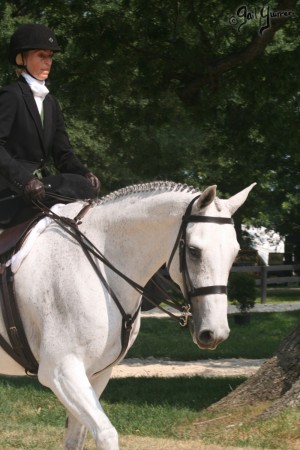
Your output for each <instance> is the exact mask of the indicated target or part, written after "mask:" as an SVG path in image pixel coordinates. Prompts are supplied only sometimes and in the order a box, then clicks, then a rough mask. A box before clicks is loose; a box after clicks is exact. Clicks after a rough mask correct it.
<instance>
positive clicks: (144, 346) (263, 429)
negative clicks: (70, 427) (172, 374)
mask: <svg viewBox="0 0 300 450" xmlns="http://www.w3.org/2000/svg"><path fill="white" fill-rule="evenodd" d="M251 316H252V321H251V323H250V324H249V325H246V326H238V325H235V324H234V321H233V317H232V316H229V321H230V326H231V329H232V333H231V337H230V338H229V339H228V340H227V342H224V343H223V344H221V345H220V346H219V348H218V349H217V350H216V351H214V352H204V351H201V350H199V349H198V348H197V347H196V346H195V344H193V342H192V339H191V337H190V334H189V331H188V330H187V329H183V328H181V327H180V326H179V325H178V324H177V323H176V322H173V321H172V320H170V319H143V320H142V326H141V332H140V335H139V337H138V339H137V342H136V343H135V345H134V347H133V348H132V350H131V351H130V354H129V356H131V357H145V358H146V357H149V356H154V357H162V358H164V357H165V358H166V357H167V358H171V359H174V360H196V359H201V358H207V357H210V358H228V357H235V358H239V357H243V358H267V357H269V356H271V355H272V354H273V353H274V352H275V351H276V348H277V347H278V345H279V343H280V341H281V340H282V338H283V337H284V336H286V335H287V334H288V333H289V331H291V330H292V328H293V327H294V326H295V324H296V322H297V321H298V320H299V318H300V311H295V312H284V313H252V314H251ZM243 381H244V379H243V378H215V379H214V378H201V377H192V378H168V379H167V378H126V379H112V380H111V381H110V382H109V384H108V387H107V389H106V390H105V392H104V395H103V397H102V405H103V407H104V409H105V411H106V412H107V414H108V416H109V418H110V420H111V421H112V423H113V424H114V425H115V426H116V428H117V430H118V432H119V433H120V434H121V435H122V434H123V435H126V436H127V435H135V436H148V437H163V438H175V439H187V440H189V439H196V440H198V439H200V440H201V441H202V442H207V443H214V444H219V445H225V446H241V447H245V448H246V447H247V446H252V447H259V448H260V449H261V448H269V449H270V448H273V449H277V450H279V449H280V450H294V449H295V450H296V449H297V448H299V447H297V439H298V438H299V426H300V423H299V412H300V411H299V410H296V411H293V410H287V411H285V412H284V413H283V414H281V415H280V416H278V417H277V418H274V419H270V420H267V421H261V420H255V417H257V415H258V414H259V412H260V411H261V410H262V409H263V408H264V407H266V406H267V405H262V406H261V405H258V406H256V405H255V406H254V407H251V408H250V407H245V408H242V409H241V410H233V411H228V410H227V411H218V412H211V411H207V409H206V408H207V407H208V406H209V405H211V404H212V403H215V402H216V401H217V400H218V399H220V398H222V397H224V396H226V395H227V394H228V393H229V392H230V391H231V390H233V389H235V388H236V387H237V386H238V385H239V384H240V383H242V382H243ZM64 422H65V410H64V408H63V407H62V405H61V404H60V403H59V401H58V400H57V399H56V398H55V396H54V395H53V394H52V393H51V392H50V391H49V390H48V389H46V388H43V387H42V386H40V385H39V384H38V382H37V381H36V380H32V379H29V378H13V377H0V448H1V450H58V449H60V448H61V443H62V438H63V434H64ZM94 448H95V445H94V443H93V441H92V439H91V437H89V439H88V441H87V445H86V446H85V449H86V450H92V449H94ZM191 448H192V444H191Z"/></svg>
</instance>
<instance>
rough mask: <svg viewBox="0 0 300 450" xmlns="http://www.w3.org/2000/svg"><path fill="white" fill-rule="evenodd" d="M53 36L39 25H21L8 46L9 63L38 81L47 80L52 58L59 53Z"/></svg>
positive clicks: (48, 29)
mask: <svg viewBox="0 0 300 450" xmlns="http://www.w3.org/2000/svg"><path fill="white" fill-rule="evenodd" d="M60 51H61V48H60V47H59V45H58V43H57V40H56V37H55V34H54V33H53V31H52V30H50V28H48V27H46V26H45V25H40V24H26V25H21V26H20V27H19V28H18V29H17V31H15V33H14V34H13V35H12V37H11V39H10V44H9V61H10V62H11V64H14V65H15V66H17V67H18V68H19V69H22V70H26V72H27V73H29V74H30V75H31V76H33V77H34V78H36V79H38V80H45V79H46V78H48V75H49V72H50V69H51V64H52V56H53V53H55V52H60Z"/></svg>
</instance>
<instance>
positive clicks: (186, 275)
mask: <svg viewBox="0 0 300 450" xmlns="http://www.w3.org/2000/svg"><path fill="white" fill-rule="evenodd" d="M254 185H255V183H254V184H252V185H251V186H249V187H248V188H246V189H244V190H243V191H241V192H239V193H238V194H236V195H234V196H233V197H231V198H230V199H228V200H220V199H219V198H217V197H216V186H211V187H209V188H207V189H206V190H205V191H204V192H203V193H202V194H201V195H200V196H199V197H198V198H197V199H194V200H193V201H192V202H191V203H190V205H189V207H188V209H187V212H186V214H185V216H184V218H183V223H182V226H181V230H180V234H179V235H180V241H179V240H178V244H179V245H178V250H177V251H178V253H179V257H178V258H177V257H174V258H172V261H170V262H171V264H170V268H169V270H170V275H171V277H172V278H173V280H174V281H176V282H177V283H178V284H179V286H180V287H181V289H182V291H183V293H184V295H185V298H186V301H187V303H189V304H190V305H191V312H192V317H191V318H190V320H189V324H190V330H191V334H192V336H193V340H194V342H195V343H196V344H197V345H198V346H199V347H200V348H202V349H211V350H213V349H215V348H216V347H217V345H218V344H219V343H220V342H222V341H224V340H225V339H227V337H228V335H229V331H230V330H229V327H228V321H227V293H226V292H227V291H226V288H227V282H228V276H229V272H230V269H231V266H232V264H233V262H234V260H235V258H236V256H237V254H238V251H239V244H238V242H237V239H236V233H235V229H234V226H233V223H232V221H231V216H232V215H233V214H234V213H235V211H236V210H237V209H238V208H239V207H240V206H241V205H242V204H243V203H244V201H245V200H246V198H247V196H248V194H249V192H250V190H251V189H252V188H253V186H254Z"/></svg>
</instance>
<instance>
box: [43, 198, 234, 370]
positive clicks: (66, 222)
mask: <svg viewBox="0 0 300 450" xmlns="http://www.w3.org/2000/svg"><path fill="white" fill-rule="evenodd" d="M199 197H200V195H198V196H197V197H194V198H193V200H192V201H191V202H190V204H189V205H188V207H187V209H186V211H185V214H184V216H183V217H182V223H181V226H180V229H179V232H178V235H177V238H176V241H175V244H174V247H173V250H172V253H171V256H170V258H169V262H168V265H167V267H170V264H171V262H172V260H173V257H174V254H175V252H176V250H177V247H178V246H179V254H180V271H181V272H182V274H183V281H184V300H185V302H184V304H183V305H182V304H179V303H178V302H177V301H176V300H174V299H172V301H165V300H164V302H165V303H166V304H168V305H170V306H172V307H173V308H175V309H177V310H178V311H181V316H180V317H178V316H176V315H174V314H172V313H171V312H170V311H168V310H167V309H165V308H163V307H161V306H160V305H157V303H156V302H155V301H154V300H153V299H151V298H149V297H148V296H146V295H145V293H144V288H143V287H142V286H140V285H139V284H138V283H136V282H135V281H133V280H131V279H130V278H128V277H127V276H126V275H125V274H123V273H122V272H121V271H119V270H118V269H117V268H116V267H114V266H113V264H111V263H110V262H109V261H108V260H107V259H106V257H105V256H104V255H103V254H102V253H101V252H100V250H98V249H97V248H96V247H95V246H94V244H93V243H92V242H91V241H90V240H89V239H88V238H87V237H86V236H85V235H84V234H83V233H82V232H81V231H80V230H79V228H78V225H80V223H81V221H82V218H83V216H84V215H85V214H86V213H87V212H88V210H89V209H90V208H91V207H92V206H93V205H94V202H93V201H89V203H88V204H87V205H85V206H84V207H83V208H82V209H81V211H80V212H79V213H78V214H77V216H76V217H75V218H74V219H69V218H66V217H62V216H59V215H57V214H55V213H54V212H53V211H51V210H50V209H49V208H48V207H46V206H45V205H43V204H41V203H40V202H36V203H35V204H36V206H38V207H39V208H40V209H41V210H42V211H43V213H44V214H45V215H46V216H48V217H50V218H51V219H53V221H54V222H56V223H57V224H58V225H60V227H61V228H63V229H64V230H65V231H66V232H67V233H68V234H69V235H71V236H72V237H73V238H74V239H75V240H76V241H77V242H78V243H79V244H80V246H81V247H82V249H83V251H84V253H85V255H86V257H87V259H88V260H89V262H90V264H91V266H92V267H93V269H94V270H95V272H96V273H97V275H98V277H99V279H100V281H101V282H102V284H103V285H104V286H105V288H106V290H107V292H108V293H109V294H110V296H111V297H112V299H113V300H114V302H115V304H116V306H117V307H118V309H119V311H120V313H121V316H122V331H121V345H122V349H121V352H120V354H119V356H118V357H117V358H116V360H115V361H113V362H112V363H111V364H110V365H109V366H107V367H106V368H105V369H107V368H108V367H110V366H112V365H114V364H116V363H117V362H118V361H119V360H121V358H122V357H123V356H124V354H125V353H126V351H127V348H128V345H129V339H130V335H131V330H132V327H133V324H134V322H135V320H136V318H137V317H138V314H139V312H140V308H141V306H139V307H138V308H137V310H136V311H135V313H134V314H133V315H130V314H127V313H126V312H125V311H124V309H123V306H122V305H121V303H120V301H119V299H118V298H117V296H116V295H115V293H114V292H113V290H112V288H111V287H110V286H109V284H108V283H107V281H106V279H105V277H104V276H103V274H102V272H101V269H100V267H99V266H98V264H97V263H96V261H95V258H96V259H97V260H99V261H101V262H102V263H103V264H104V265H106V266H107V267H108V268H109V269H111V270H112V271H114V272H115V273H116V274H117V275H119V276H120V277H121V278H122V279H123V280H125V281H126V282H127V283H128V284H129V285H130V286H132V287H133V288H134V289H135V290H136V291H137V292H139V293H140V295H143V296H144V297H145V298H146V300H147V301H149V302H150V303H152V304H153V305H154V306H155V307H158V308H159V309H161V310H162V311H163V312H165V313H166V314H168V315H169V316H170V317H172V318H173V319H176V320H177V321H178V322H179V323H180V325H182V326H186V325H187V323H188V319H189V317H190V316H191V313H190V308H191V299H192V298H193V297H195V296H199V295H210V294H226V292H227V286H218V285H217V286H205V287H200V288H194V287H193V286H192V283H191V280H190V276H189V272H188V267H187V263H186V228H187V225H188V223H190V222H206V223H207V222H209V223H218V224H231V225H232V224H233V222H232V220H231V219H230V218H222V217H209V216H196V215H192V214H191V210H192V207H193V204H194V202H195V201H196V200H197V199H198V198H199ZM161 290H162V291H164V290H163V289H161ZM164 293H166V292H164ZM168 296H169V294H168ZM102 370H104V369H102ZM97 373H98V372H97Z"/></svg>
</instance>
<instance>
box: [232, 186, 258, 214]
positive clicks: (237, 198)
mask: <svg viewBox="0 0 300 450" xmlns="http://www.w3.org/2000/svg"><path fill="white" fill-rule="evenodd" d="M255 185H256V183H252V184H250V186H248V187H247V188H246V189H244V190H243V191H241V192H239V193H238V194H235V195H234V196H233V197H230V198H229V199H228V200H226V206H227V208H228V209H229V211H230V213H231V215H233V214H234V213H235V212H236V210H237V209H239V207H240V206H242V204H243V203H244V202H245V201H246V199H247V197H248V194H249V192H250V191H251V189H253V187H254V186H255Z"/></svg>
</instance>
